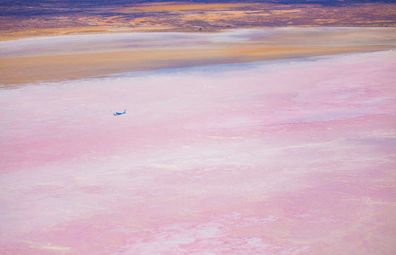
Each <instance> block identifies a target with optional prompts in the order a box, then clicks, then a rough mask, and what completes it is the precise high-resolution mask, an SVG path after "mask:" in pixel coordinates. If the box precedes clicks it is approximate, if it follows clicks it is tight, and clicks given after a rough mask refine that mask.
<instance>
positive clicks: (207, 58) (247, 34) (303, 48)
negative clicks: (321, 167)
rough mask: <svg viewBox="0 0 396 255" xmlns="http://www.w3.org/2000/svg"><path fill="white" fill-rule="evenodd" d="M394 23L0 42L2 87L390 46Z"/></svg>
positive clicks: (394, 40)
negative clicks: (365, 25)
mask: <svg viewBox="0 0 396 255" xmlns="http://www.w3.org/2000/svg"><path fill="white" fill-rule="evenodd" d="M395 31H396V28H278V29H274V28H268V29H256V30H233V31H228V32H221V33H207V34H201V33H199V34H195V33H136V34H134V33H123V34H101V35H85V36H84V35H73V36H65V37H46V38H36V39H21V40H15V41H6V42H1V43H0V49H1V53H0V74H1V76H0V84H2V86H8V85H15V84H25V83H36V82H47V81H56V80H67V79H80V78H87V77H96V76H103V75H110V74H115V73H121V72H130V71H137V70H150V69H157V68H167V67H183V66H197V65H207V64H221V63H237V62H248V61H260V60H266V59H282V58H292V57H305V56H320V55H329V54H341V53H350V52H368V51H378V50H386V49H393V48H395V46H396V33H395Z"/></svg>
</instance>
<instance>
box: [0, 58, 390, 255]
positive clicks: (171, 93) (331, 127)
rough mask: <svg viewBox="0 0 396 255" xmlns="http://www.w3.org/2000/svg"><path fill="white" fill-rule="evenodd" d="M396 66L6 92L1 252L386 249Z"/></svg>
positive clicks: (185, 72)
mask: <svg viewBox="0 0 396 255" xmlns="http://www.w3.org/2000/svg"><path fill="white" fill-rule="evenodd" d="M395 68H396V53H395V51H393V50H387V51H381V52H373V53H359V54H348V55H337V56H332V57H318V58H304V59H299V60H287V61H278V62H276V61H275V62H254V63H249V64H247V63H245V64H243V63H240V64H234V65H211V66H206V67H200V68H179V69H165V70H157V71H156V70H154V71H147V72H140V73H131V74H123V75H118V76H108V77H102V78H91V79H82V80H73V81H59V82H52V83H49V82H47V83H46V82H42V83H34V84H29V83H28V84H25V85H26V86H22V87H16V88H11V89H4V88H3V89H2V90H1V91H0V92H1V93H0V108H1V109H2V111H1V112H0V126H1V128H2V132H1V133H0V151H1V154H0V169H1V171H0V204H1V207H0V224H1V229H2V231H1V233H0V253H1V254H28V255H33V254H40V255H43V254H73V255H78V254H84V255H86V254H98V255H100V254H103V255H104V254H117V255H127V254H131V255H140V254H142V255H143V254H149V255H152V254H284V255H288V254H290V255H291V254H304V255H306V254H389V255H391V254H395V253H396V247H395V245H394V240H395V238H396V206H395V205H396V203H395V202H396V176H395V171H394V170H395V166H396V162H395V159H396V157H395V152H396V147H395V146H396V143H395V138H396V107H395V102H396V87H395V86H394V85H395V80H396V73H395V72H394V70H395ZM123 109H127V114H125V115H122V116H118V117H116V116H113V114H112V113H113V112H115V111H120V110H121V111H122V110H123Z"/></svg>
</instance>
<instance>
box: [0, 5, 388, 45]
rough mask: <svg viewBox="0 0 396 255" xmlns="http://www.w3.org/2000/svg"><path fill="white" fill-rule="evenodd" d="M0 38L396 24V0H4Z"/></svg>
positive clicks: (0, 18)
mask: <svg viewBox="0 0 396 255" xmlns="http://www.w3.org/2000/svg"><path fill="white" fill-rule="evenodd" d="M0 10H1V11H0V40H9V39H16V38H24V37H32V36H42V35H61V34H79V33H93V32H94V33H97V32H132V31H179V32H193V31H194V32H200V31H203V32H205V31H206V32H214V31H221V30H225V29H237V28H256V27H279V26H280V27H283V26H339V27H395V25H396V2H395V1H390V0H383V1H359V0H356V1H355V0H352V1H340V0H306V1H305V0H297V1H287V0H286V1H285V0H272V1H270V0H264V1H249V2H246V1H232V0H228V1H227V0H226V1H210V0H208V1H172V2H169V1H125V0H116V1H105V0H99V1H93V0H88V1H75V0H68V1H53V0H42V1H10V0H6V1H0Z"/></svg>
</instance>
